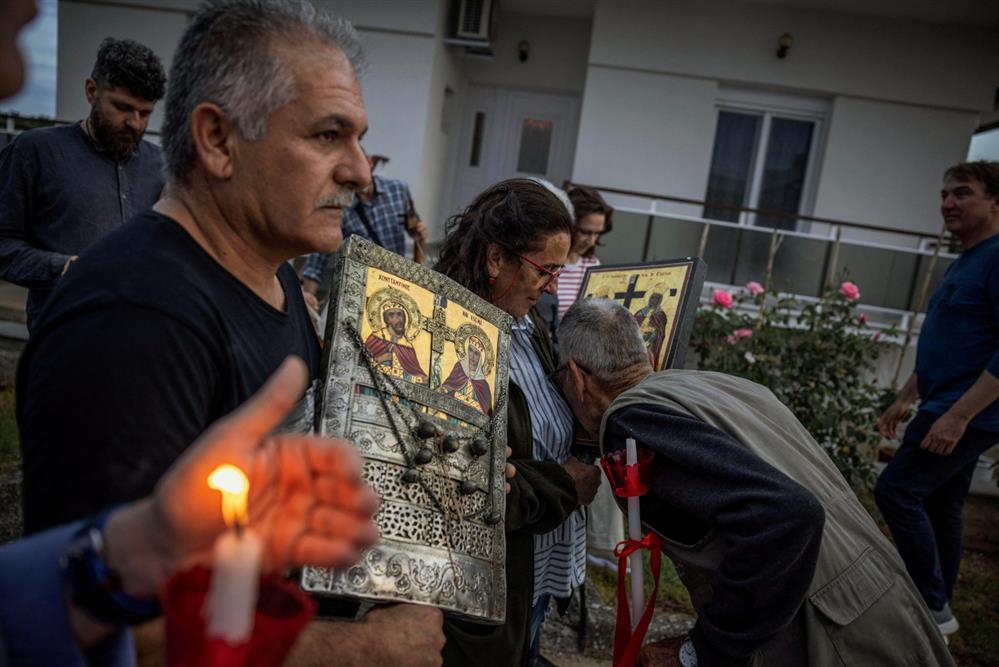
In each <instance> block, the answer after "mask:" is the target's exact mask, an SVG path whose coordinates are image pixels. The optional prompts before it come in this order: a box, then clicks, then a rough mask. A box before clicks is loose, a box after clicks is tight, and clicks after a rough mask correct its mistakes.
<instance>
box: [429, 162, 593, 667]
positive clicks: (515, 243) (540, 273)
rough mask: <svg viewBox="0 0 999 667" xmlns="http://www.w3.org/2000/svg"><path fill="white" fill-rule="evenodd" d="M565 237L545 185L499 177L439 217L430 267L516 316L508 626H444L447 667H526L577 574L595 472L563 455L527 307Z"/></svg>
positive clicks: (556, 397) (551, 272)
mask: <svg viewBox="0 0 999 667" xmlns="http://www.w3.org/2000/svg"><path fill="white" fill-rule="evenodd" d="M571 234H572V221H571V218H570V215H569V211H568V210H567V209H566V206H565V205H564V204H563V203H562V202H561V201H559V199H558V198H557V197H556V196H555V195H554V194H553V193H552V192H551V191H549V190H548V189H547V188H546V187H545V186H543V185H541V184H539V183H537V182H535V181H532V180H528V179H513V180H508V181H503V182H501V183H498V184H496V185H494V186H492V187H491V188H489V189H487V190H486V191H485V192H483V193H482V194H480V195H479V196H478V197H476V199H475V201H473V202H472V204H471V205H470V206H469V207H468V208H467V209H465V210H464V211H463V212H462V213H460V214H458V215H456V216H454V217H453V218H451V220H449V221H448V235H447V238H446V239H445V241H444V245H443V246H442V248H441V251H440V260H439V262H438V263H437V266H435V267H434V268H435V269H436V270H437V271H439V272H441V273H443V274H444V275H446V276H448V277H450V278H452V279H454V280H456V281H457V282H459V283H461V284H462V285H464V286H465V287H467V288H469V289H470V290H472V291H473V292H475V293H476V294H478V295H479V296H480V297H482V298H484V299H486V300H488V301H490V302H491V303H492V304H494V305H496V306H497V307H499V308H501V309H502V310H504V311H506V312H507V313H509V314H510V315H511V316H513V318H514V323H513V328H512V331H511V336H510V355H509V356H510V375H509V377H510V384H509V390H508V399H507V400H508V403H507V406H508V408H507V445H508V446H509V447H510V448H511V449H512V455H511V457H510V462H511V463H512V464H513V465H514V467H515V468H516V469H517V474H516V476H514V477H513V479H511V480H510V482H511V487H512V488H511V491H510V493H509V495H508V496H507V506H506V531H507V532H506V582H507V602H506V623H505V624H504V625H501V626H484V625H476V624H473V623H466V622H462V621H457V620H453V619H449V620H448V621H446V622H445V626H444V630H445V634H446V635H447V644H446V645H445V646H444V664H446V665H476V666H477V667H478V666H485V665H497V666H499V665H503V666H509V665H514V666H516V665H525V664H527V660H528V655H529V651H528V648H529V646H530V644H531V642H532V641H535V640H536V637H537V634H538V630H539V628H540V626H541V623H542V622H543V621H544V616H545V612H546V611H547V609H548V605H549V602H550V599H551V597H557V598H563V599H564V598H568V597H569V596H570V595H571V594H572V591H573V589H574V588H576V587H578V586H580V585H582V583H583V581H584V579H585V575H586V522H585V518H584V515H583V511H582V509H581V506H582V505H586V504H588V503H589V502H590V501H591V500H592V498H593V495H594V493H596V490H597V485H598V484H599V481H600V472H599V469H598V468H597V467H596V466H591V465H586V464H584V463H581V462H580V461H578V460H577V459H575V458H573V457H572V456H571V455H570V451H569V450H570V446H571V444H572V441H573V437H574V432H573V424H574V422H573V417H572V412H571V411H570V409H569V406H568V404H566V402H565V399H564V398H563V397H562V394H561V391H560V390H559V389H558V387H556V386H555V384H554V383H553V382H552V381H551V379H550V376H551V375H552V373H553V372H554V371H555V370H556V368H555V366H556V364H555V356H554V354H553V352H552V348H551V342H550V340H549V338H548V334H547V328H546V327H545V326H544V324H543V323H542V322H541V320H540V318H539V317H538V316H537V313H536V312H533V308H534V306H535V304H537V302H538V299H539V298H540V297H541V295H542V293H544V292H548V293H554V291H555V290H556V289H557V286H558V278H559V275H560V274H561V272H562V267H563V265H564V264H565V259H566V255H567V254H568V252H569V246H570V239H571Z"/></svg>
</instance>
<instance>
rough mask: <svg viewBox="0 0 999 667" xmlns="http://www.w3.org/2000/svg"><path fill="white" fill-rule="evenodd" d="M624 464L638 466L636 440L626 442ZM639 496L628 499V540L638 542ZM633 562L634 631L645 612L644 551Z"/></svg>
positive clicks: (639, 520) (632, 618)
mask: <svg viewBox="0 0 999 667" xmlns="http://www.w3.org/2000/svg"><path fill="white" fill-rule="evenodd" d="M624 446H625V450H624V457H625V458H624V462H625V463H626V464H627V465H629V466H633V465H638V447H637V446H636V445H635V439H634V438H628V439H627V440H625V442H624ZM640 500H641V499H640V498H639V497H638V496H629V497H628V538H629V539H632V540H635V541H638V540H641V539H642V514H641V506H640V504H639V501H640ZM629 559H630V560H631V629H632V630H634V629H635V626H636V625H637V624H638V620H639V619H640V618H641V617H642V612H644V611H645V609H644V607H645V566H644V564H643V563H642V550H641V549H636V550H635V551H634V552H632V554H631V556H629Z"/></svg>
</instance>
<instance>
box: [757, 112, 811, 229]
mask: <svg viewBox="0 0 999 667" xmlns="http://www.w3.org/2000/svg"><path fill="white" fill-rule="evenodd" d="M814 130H815V123H813V122H812V121H808V120H792V119H790V118H774V119H773V120H772V121H771V123H770V140H769V141H768V142H767V156H766V162H765V163H764V165H763V182H762V184H761V185H760V199H759V203H758V204H757V205H756V207H757V208H758V209H760V210H762V211H784V212H787V213H791V214H797V213H798V211H799V207H800V206H801V193H802V191H803V190H804V189H805V169H806V168H807V167H808V153H809V150H810V149H811V147H812V132H813V131H814ZM756 224H757V225H760V226H764V227H779V228H781V229H795V228H796V227H797V220H796V219H795V218H794V217H783V216H779V215H763V214H760V215H757V216H756Z"/></svg>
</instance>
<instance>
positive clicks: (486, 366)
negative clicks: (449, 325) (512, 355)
mask: <svg viewBox="0 0 999 667" xmlns="http://www.w3.org/2000/svg"><path fill="white" fill-rule="evenodd" d="M469 338H472V339H473V341H474V340H477V341H478V342H479V343H480V344H479V345H476V344H475V342H472V346H473V347H476V348H483V349H482V352H483V355H484V356H485V359H484V360H483V362H482V375H489V372H490V371H491V370H492V369H493V363H494V361H495V356H494V354H493V346H492V345H490V344H489V336H487V335H486V332H485V331H483V330H482V327H480V326H478V325H476V324H468V323H466V324H462V325H461V326H460V327H458V333H457V335H455V337H454V349H455V352H457V353H458V359H464V358H465V354H466V352H465V347H466V345H468V343H469Z"/></svg>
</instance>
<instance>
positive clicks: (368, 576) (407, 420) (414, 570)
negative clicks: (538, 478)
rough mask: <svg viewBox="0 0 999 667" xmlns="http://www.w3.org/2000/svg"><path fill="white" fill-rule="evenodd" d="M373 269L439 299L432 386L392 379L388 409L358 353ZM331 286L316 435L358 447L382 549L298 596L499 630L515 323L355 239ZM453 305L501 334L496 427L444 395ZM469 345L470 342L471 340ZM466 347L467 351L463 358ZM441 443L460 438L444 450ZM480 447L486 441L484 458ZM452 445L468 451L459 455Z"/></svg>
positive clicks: (311, 572) (439, 278) (322, 573)
mask: <svg viewBox="0 0 999 667" xmlns="http://www.w3.org/2000/svg"><path fill="white" fill-rule="evenodd" d="M369 268H375V269H378V270H380V271H382V272H384V273H386V274H390V275H391V276H394V277H396V278H398V279H400V280H402V281H405V282H406V283H411V284H415V285H417V286H419V287H422V288H424V289H426V290H429V291H430V292H432V293H433V295H434V296H433V300H434V309H433V310H434V312H433V314H432V316H427V315H426V314H423V317H422V318H421V322H420V328H421V331H423V332H426V333H427V334H428V335H429V336H430V337H431V342H430V347H431V352H430V359H431V369H430V372H429V373H428V378H427V380H426V384H422V385H421V384H413V383H410V382H404V381H402V382H400V381H395V382H394V384H392V385H391V394H392V396H391V399H389V400H386V399H385V398H383V396H384V395H385V393H386V392H385V391H384V389H385V387H386V386H388V385H386V384H385V381H384V380H379V379H378V376H377V373H378V372H379V371H376V370H374V367H373V364H372V363H371V361H370V358H366V357H365V355H364V354H362V352H361V351H360V350H359V346H360V344H361V340H360V335H359V332H361V330H362V325H363V323H362V318H365V317H367V296H366V292H367V284H366V283H367V278H368V275H369ZM331 280H332V283H331V290H330V301H329V305H328V307H327V321H326V331H325V335H324V343H325V346H324V351H323V359H322V366H321V371H320V381H319V386H318V396H317V404H316V414H315V419H316V421H315V424H316V431H317V432H318V433H319V434H321V435H325V436H330V437H340V438H345V439H348V440H350V441H352V442H353V443H354V444H355V445H356V446H357V448H358V450H359V451H360V453H361V454H362V456H363V457H364V459H365V465H364V477H365V479H366V481H367V482H368V483H369V484H371V485H372V486H373V487H374V488H375V490H376V491H377V492H378V494H379V496H380V498H381V506H380V508H379V510H378V513H377V515H376V517H375V520H376V522H377V523H378V526H379V529H380V530H381V540H380V541H379V542H378V544H377V545H375V546H374V547H372V548H371V549H368V550H367V551H366V552H365V553H364V554H363V555H362V557H361V560H360V562H359V563H357V564H356V565H354V566H353V567H350V568H347V569H344V570H329V569H324V568H316V567H308V568H305V570H304V571H303V573H302V578H301V583H302V587H303V588H304V589H305V590H307V591H310V592H312V593H316V594H320V595H331V596H343V597H349V598H355V599H360V600H362V601H368V602H375V603H377V602H410V603H416V604H426V605H432V606H435V607H439V608H440V609H442V610H443V611H444V612H445V613H448V614H451V615H455V616H459V617H462V618H465V619H469V620H473V621H478V622H483V623H502V622H503V621H504V620H505V618H506V542H505V533H504V520H503V514H504V509H505V504H506V498H505V492H504V487H505V479H504V475H503V471H504V467H505V463H506V451H505V448H506V400H505V398H506V387H507V380H508V373H509V362H508V352H509V343H510V326H511V323H512V319H511V317H510V316H509V315H508V314H506V313H505V312H503V311H502V310H500V309H498V308H496V307H495V306H493V305H492V304H490V303H488V302H486V301H484V300H483V299H480V298H479V297H477V296H476V295H474V294H472V293H471V292H469V291H468V290H466V289H464V288H463V287H461V286H460V285H458V284H457V283H455V282H454V281H452V280H450V279H449V278H446V277H445V276H443V275H441V274H439V273H436V272H434V271H431V270H430V269H428V268H426V267H423V266H420V265H418V264H415V263H413V262H410V261H408V260H406V259H404V258H403V257H400V256H399V255H396V254H394V253H391V252H389V251H387V250H385V249H383V248H381V247H379V246H377V245H375V244H373V243H371V242H370V241H367V240H365V239H361V238H359V237H357V236H353V237H351V238H350V239H349V240H348V242H347V243H346V244H345V247H344V248H343V249H342V250H341V251H340V252H339V253H337V255H335V258H334V265H333V272H332V278H331ZM452 304H453V305H457V306H459V307H460V308H463V309H465V310H466V311H468V312H469V313H472V314H474V315H475V316H477V317H478V318H480V319H481V320H483V321H485V322H487V323H489V324H491V325H492V326H495V327H496V328H497V329H498V335H497V345H496V348H497V349H496V350H495V356H493V357H492V358H490V359H489V361H493V362H494V363H495V367H496V375H495V382H494V388H495V392H494V394H493V397H494V400H493V404H494V407H493V415H492V418H490V417H488V416H487V415H485V414H484V413H483V412H481V411H480V410H478V409H476V408H474V407H471V406H470V405H468V404H466V403H464V402H461V401H459V400H458V399H457V398H455V397H453V396H450V395H447V394H445V393H443V392H442V391H439V390H438V388H439V387H440V386H441V385H442V384H443V380H444V375H443V373H442V369H441V367H440V366H441V359H442V357H443V351H444V347H445V346H446V345H448V344H451V345H454V346H455V352H456V354H459V352H458V344H459V343H458V339H460V337H461V335H459V334H458V329H457V328H449V327H448V325H447V323H446V321H445V315H446V312H447V308H448V307H449V305H452ZM407 324H411V322H408V323H407ZM463 335H464V336H465V340H467V338H468V334H467V333H464V334H463ZM464 345H465V341H461V352H460V354H464ZM365 347H366V344H365ZM480 363H482V362H480ZM486 372H488V371H486ZM379 385H381V389H380V388H379ZM414 406H415V407H416V408H417V410H420V411H423V410H425V412H416V411H414V409H413V407H414ZM388 413H391V414H388ZM443 415H446V417H444V416H443ZM393 420H394V421H393ZM393 424H395V428H393ZM400 424H402V425H403V427H402V428H400V427H399V426H400ZM421 424H422V426H423V428H424V429H429V428H430V426H432V427H435V430H436V435H435V436H434V437H431V438H429V439H428V438H426V437H423V438H421V437H420V436H419V435H418V431H419V429H420V426H421ZM428 424H429V425H430V426H428ZM397 434H398V435H397ZM399 436H401V438H400V437H399ZM446 436H454V438H456V439H457V440H451V441H450V442H444V441H445V440H446ZM476 438H481V439H484V440H485V441H486V443H487V445H488V449H487V450H486V451H484V452H483V448H484V447H483V443H482V442H481V440H476ZM456 441H458V442H460V443H461V444H460V446H459V447H458V448H457V449H456V450H454V451H452V450H453V449H454V447H455V442H456ZM442 442H443V443H444V444H443V445H442V444H441V443H442ZM428 443H430V444H428ZM473 445H474V446H473ZM421 447H423V448H428V447H429V448H430V449H432V450H433V460H432V461H429V462H423V463H422V464H421V463H419V462H416V463H414V459H413V456H412V454H413V452H419V450H420V448H421ZM476 452H478V453H476Z"/></svg>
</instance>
